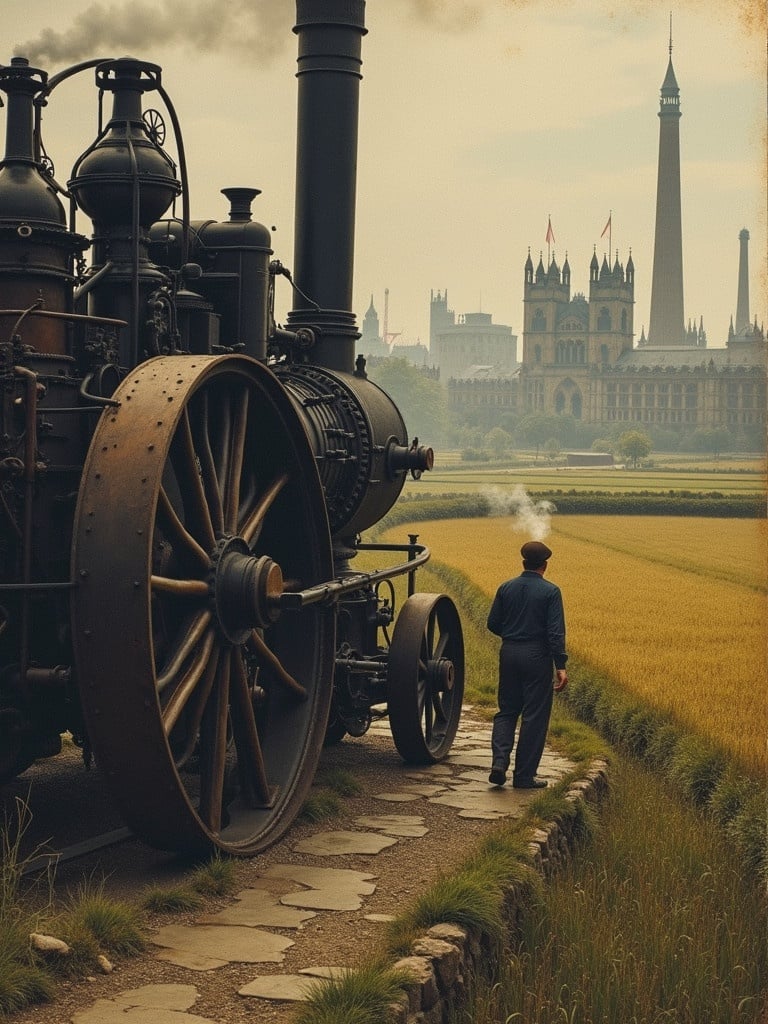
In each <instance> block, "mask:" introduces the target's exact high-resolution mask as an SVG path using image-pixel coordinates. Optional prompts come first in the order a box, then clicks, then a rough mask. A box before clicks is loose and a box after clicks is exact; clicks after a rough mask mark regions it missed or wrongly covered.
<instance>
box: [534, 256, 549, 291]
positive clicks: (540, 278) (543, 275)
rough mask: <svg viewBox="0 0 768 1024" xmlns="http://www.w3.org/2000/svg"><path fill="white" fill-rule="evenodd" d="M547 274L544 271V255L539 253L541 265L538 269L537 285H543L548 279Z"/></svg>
mask: <svg viewBox="0 0 768 1024" xmlns="http://www.w3.org/2000/svg"><path fill="white" fill-rule="evenodd" d="M546 276H547V272H546V270H545V269H544V258H543V254H542V253H539V265H538V267H536V284H542V283H543V281H544V280H545V279H546Z"/></svg>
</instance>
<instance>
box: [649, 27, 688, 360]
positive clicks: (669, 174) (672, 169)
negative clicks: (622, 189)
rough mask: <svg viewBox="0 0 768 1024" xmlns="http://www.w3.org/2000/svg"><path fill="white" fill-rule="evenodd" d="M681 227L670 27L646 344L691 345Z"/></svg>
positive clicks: (676, 92)
mask: <svg viewBox="0 0 768 1024" xmlns="http://www.w3.org/2000/svg"><path fill="white" fill-rule="evenodd" d="M683 308H684V302H683V231H682V213H681V204H680V90H679V88H678V85H677V79H676V78H675V71H674V68H673V67H672V27H671V22H670V34H669V64H668V66H667V73H666V75H665V77H664V81H663V83H662V86H661V97H660V104H659V167H658V178H657V183H656V234H655V240H654V247H653V275H652V278H651V316H650V323H649V326H648V342H649V344H652V345H661V346H669V345H672V346H674V345H684V344H689V343H690V335H689V334H688V333H687V332H686V329H685V319H684V315H683Z"/></svg>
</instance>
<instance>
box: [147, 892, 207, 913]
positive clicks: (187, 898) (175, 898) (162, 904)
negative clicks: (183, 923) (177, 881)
mask: <svg viewBox="0 0 768 1024" xmlns="http://www.w3.org/2000/svg"><path fill="white" fill-rule="evenodd" d="M141 905H142V907H144V909H145V910H149V911H150V912H151V913H153V914H179V913H189V912H190V911H193V910H199V909H200V908H201V907H202V905H203V897H202V896H201V895H200V893H198V892H195V891H194V890H193V889H190V888H189V886H186V885H174V886H170V887H164V886H159V885H158V886H151V887H150V888H148V889H146V890H145V892H144V895H143V897H142V900H141Z"/></svg>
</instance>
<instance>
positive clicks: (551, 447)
mask: <svg viewBox="0 0 768 1024" xmlns="http://www.w3.org/2000/svg"><path fill="white" fill-rule="evenodd" d="M544 451H545V452H546V455H547V458H548V459H549V461H550V462H551V463H552V464H554V462H555V459H556V458H557V457H558V455H559V454H560V442H559V441H558V439H557V438H556V437H550V439H549V440H548V441H547V443H546V444H545V445H544Z"/></svg>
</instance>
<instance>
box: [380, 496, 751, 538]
mask: <svg viewBox="0 0 768 1024" xmlns="http://www.w3.org/2000/svg"><path fill="white" fill-rule="evenodd" d="M529 497H530V499H531V501H532V502H533V503H534V504H535V503H537V502H540V501H548V502H551V503H552V505H553V506H554V507H553V511H555V512H558V513H559V514H560V515H585V516H586V515H590V516H592V515H610V516H618V515H631V516H700V517H705V518H718V519H765V518H766V514H767V511H768V510H767V507H766V501H765V499H764V498H761V497H754V496H753V495H748V494H747V495H738V494H736V495H734V494H728V495H723V494H721V493H719V492H717V491H702V492H700V493H697V492H695V491H688V492H677V491H675V492H672V491H670V492H669V493H666V494H660V493H659V492H657V491H649V492H636V493H633V494H612V493H609V492H604V491H595V492H579V493H577V492H575V491H570V492H568V491H542V492H536V491H532V492H530V493H529ZM492 514H493V503H492V502H491V501H490V500H489V498H488V497H487V496H486V495H484V494H483V493H482V492H478V493H474V494H443V495H430V496H425V497H421V496H419V495H405V496H404V497H401V498H400V500H399V501H398V503H397V504H396V505H395V507H394V508H393V509H391V510H390V512H389V513H388V514H387V516H386V518H385V519H384V520H383V521H382V523H381V527H382V528H384V529H386V528H388V527H390V526H397V525H399V524H400V523H403V522H408V521H413V520H425V519H471V518H478V517H479V518H482V517H485V516H490V515H492Z"/></svg>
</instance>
